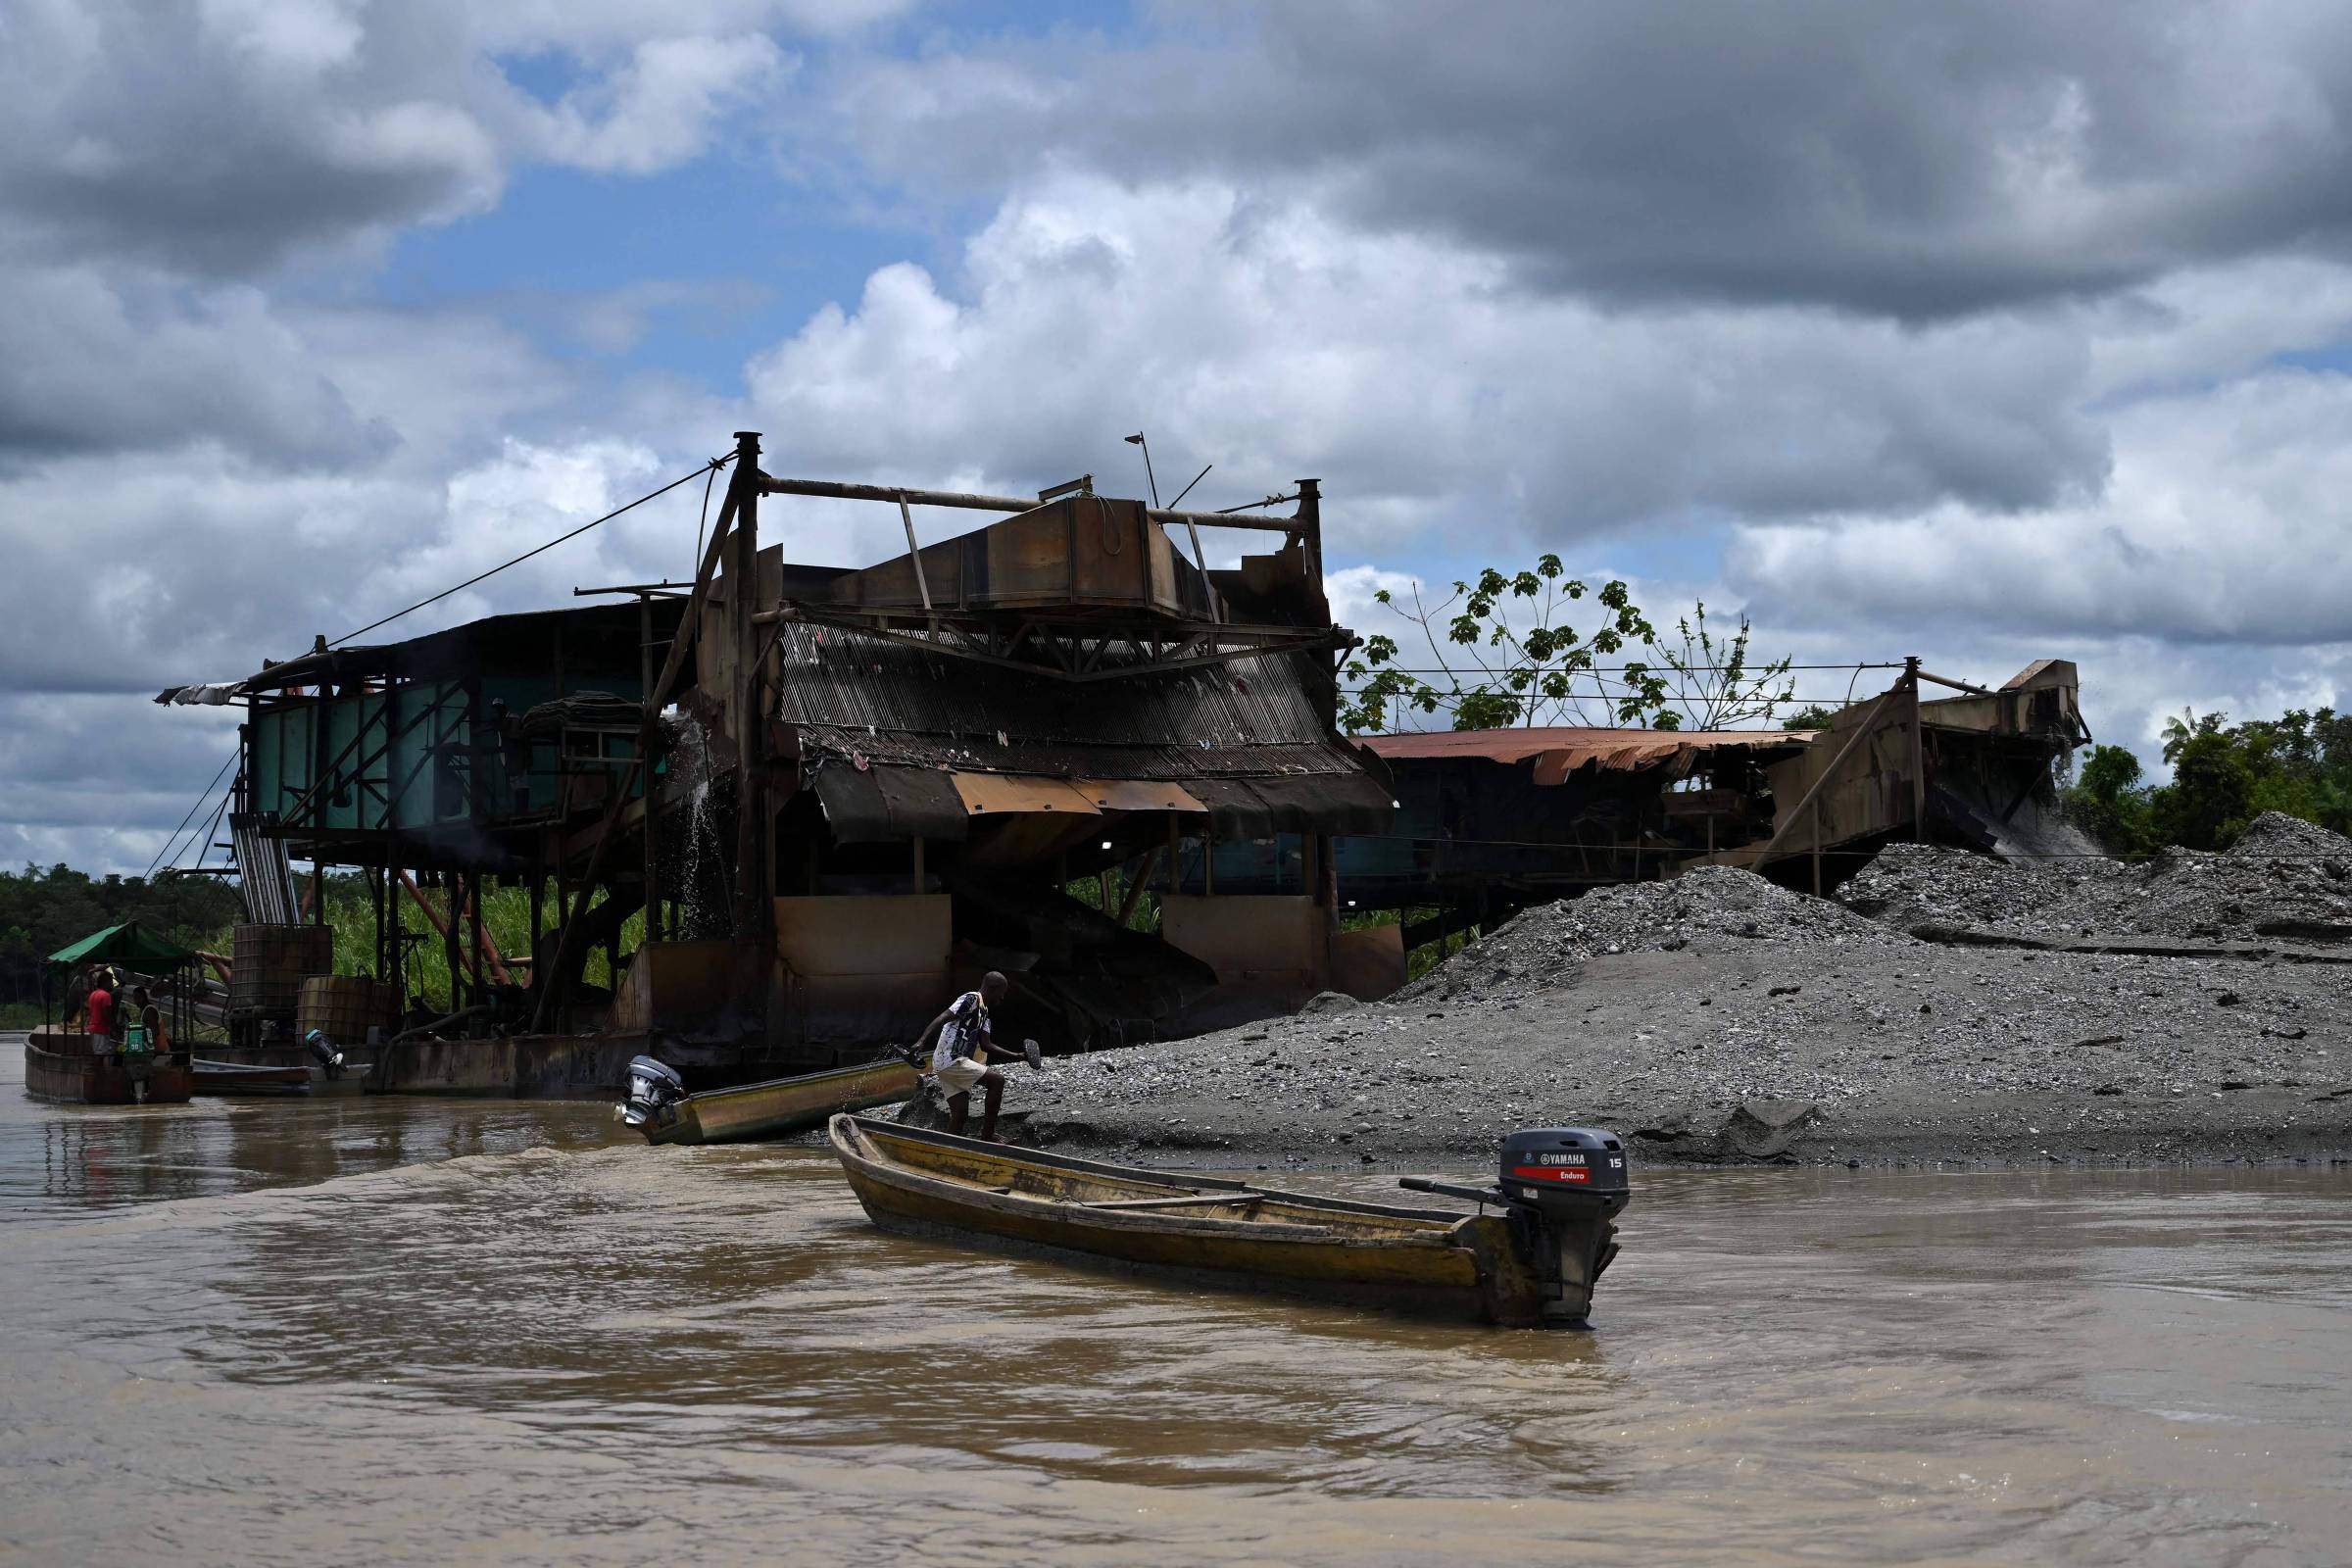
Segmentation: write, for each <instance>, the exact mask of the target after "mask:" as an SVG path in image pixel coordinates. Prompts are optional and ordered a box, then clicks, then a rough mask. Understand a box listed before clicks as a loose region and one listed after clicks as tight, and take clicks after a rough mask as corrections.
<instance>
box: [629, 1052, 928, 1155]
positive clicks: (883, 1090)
mask: <svg viewBox="0 0 2352 1568" xmlns="http://www.w3.org/2000/svg"><path fill="white" fill-rule="evenodd" d="M921 1083H922V1075H921V1074H920V1073H918V1072H916V1071H915V1070H914V1068H913V1067H912V1066H910V1065H908V1064H907V1062H904V1061H901V1060H898V1059H896V1058H892V1059H889V1060H884V1061H873V1062H867V1063H866V1064H865V1065H863V1066H859V1067H832V1068H828V1069H826V1070H825V1071H823V1072H811V1073H803V1074H801V1075H800V1076H798V1077H794V1078H770V1079H768V1080H766V1081H765V1082H764V1083H756V1084H739V1085H737V1086H736V1087H735V1088H733V1089H709V1090H705V1091H704V1092H703V1093H701V1094H699V1095H688V1096H687V1097H686V1098H685V1099H683V1100H681V1101H678V1102H677V1103H674V1104H670V1105H664V1106H662V1107H661V1109H660V1110H658V1111H657V1112H655V1114H654V1115H653V1116H651V1117H650V1118H649V1119H648V1120H647V1121H646V1122H645V1124H644V1125H643V1126H642V1127H640V1128H639V1129H638V1131H640V1132H642V1133H644V1134H645V1141H646V1142H647V1143H649V1144H741V1143H753V1142H757V1141H758V1140H760V1139H762V1138H782V1137H784V1136H785V1135H787V1134H789V1133H797V1132H805V1131H807V1130H808V1129H809V1128H811V1127H822V1126H823V1125H824V1124H825V1121H826V1118H828V1117H830V1116H835V1115H838V1114H840V1113H841V1112H843V1111H852V1110H871V1109H873V1108H875V1107H876V1106H880V1105H896V1104H901V1103H905V1102H906V1101H907V1100H910V1099H912V1098H913V1096H914V1092H915V1090H916V1089H917V1088H918V1087H919V1086H920V1085H921Z"/></svg>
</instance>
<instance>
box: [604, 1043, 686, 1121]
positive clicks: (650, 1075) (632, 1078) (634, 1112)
mask: <svg viewBox="0 0 2352 1568" xmlns="http://www.w3.org/2000/svg"><path fill="white" fill-rule="evenodd" d="M685 1098H686V1080H685V1079H683V1078H681V1077H679V1076H678V1075H677V1072H676V1070H675V1069H673V1068H672V1067H671V1066H670V1065H669V1064H668V1063H667V1062H662V1061H656V1060H655V1059H654V1058H653V1057H651V1056H638V1057H636V1058H635V1059H634V1060H632V1061H631V1062H630V1063H629V1100H628V1103H627V1104H625V1105H622V1106H620V1107H619V1110H620V1119H621V1120H622V1121H625V1122H627V1123H628V1124H629V1125H630V1126H632V1127H636V1128H639V1129H643V1128H646V1127H649V1126H651V1127H660V1126H663V1125H665V1124H666V1123H668V1122H669V1121H670V1120H672V1119H673V1118H674V1117H675V1116H676V1115H677V1113H678V1109H677V1107H678V1102H679V1101H681V1100H684V1099H685Z"/></svg>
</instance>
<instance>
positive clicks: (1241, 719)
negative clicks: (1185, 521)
mask: <svg viewBox="0 0 2352 1568" xmlns="http://www.w3.org/2000/svg"><path fill="white" fill-rule="evenodd" d="M777 649H778V652H779V655H780V658H781V661H782V672H781V683H782V693H781V696H780V698H779V700H778V704H777V711H776V716H777V717H779V718H780V719H782V720H783V721H784V722H785V723H786V724H788V725H791V726H793V727H794V728H795V729H797V730H798V731H799V732H800V735H801V738H802V742H803V745H804V746H806V747H809V748H812V749H814V750H816V751H819V752H823V753H828V754H831V755H833V756H837V757H844V758H851V759H858V758H862V759H864V760H866V761H867V762H869V763H886V764H891V765H897V766H915V767H945V768H955V769H957V770H972V769H977V770H983V771H992V772H1008V773H1034V774H1041V775H1046V776H1050V777H1061V778H1104V779H1121V778H1125V779H1143V778H1161V779H1183V778H1191V777H1211V778H1213V777H1252V776H1285V775H1304V774H1317V773H1326V774H1341V775H1355V774H1360V773H1361V772H1362V765H1361V763H1360V762H1359V760H1357V759H1356V758H1355V757H1354V756H1353V755H1351V754H1350V753H1349V752H1348V749H1347V748H1345V747H1344V746H1342V745H1341V744H1340V743H1339V742H1338V741H1337V740H1336V739H1335V738H1334V737H1333V736H1332V735H1331V733H1330V731H1329V730H1327V729H1326V728H1325V727H1324V721H1323V718H1322V715H1321V710H1320V707H1319V705H1318V703H1317V701H1316V698H1315V695H1314V691H1313V687H1312V685H1311V684H1310V683H1311V682H1313V681H1315V680H1316V679H1318V678H1322V679H1328V678H1329V677H1328V676H1327V675H1326V676H1320V677H1319V676H1318V672H1317V670H1316V668H1315V666H1314V664H1313V663H1312V662H1310V661H1311V660H1312V659H1313V656H1312V655H1302V654H1259V655H1253V656H1251V657H1250V658H1247V659H1239V660H1235V661H1233V662H1229V663H1224V664H1209V665H1201V666H1196V667H1194V668H1191V669H1180V670H1166V671H1160V672H1157V673H1139V674H1136V675H1134V676H1131V677H1128V678H1126V679H1122V680H1114V681H1104V682H1100V683H1094V684H1089V685H1085V686H1077V685H1072V684H1071V683H1069V682H1067V681H1059V680H1055V679H1054V678H1053V677H1051V676H1047V675H1037V674H1030V673H1028V672H1026V671H1023V670H1017V669H1006V668H1003V667H1001V666H997V665H992V664H985V663H981V662H975V661H973V660H968V659H959V658H956V657H955V656H953V655H947V654H935V653H931V652H929V651H928V650H925V649H921V648H917V647H913V646H911V645H909V644H907V643H904V642H900V641H898V640H896V639H892V638H886V637H876V636H870V635H867V634H864V633H860V632H855V631H847V630H843V629H842V628H839V627H833V626H812V625H809V624H806V623H795V622H786V623H785V624H784V625H783V626H782V627H781V628H780V635H779V637H778V639H777Z"/></svg>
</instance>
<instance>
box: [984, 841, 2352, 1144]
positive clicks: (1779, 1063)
mask: <svg viewBox="0 0 2352 1568" xmlns="http://www.w3.org/2000/svg"><path fill="white" fill-rule="evenodd" d="M2297 827H2298V829H2300V828H2301V824H2297ZM2314 835H2317V837H2314ZM2249 839H2250V840H2251V841H2252V842H2253V843H2254V844H2255V845H2258V846H2259V849H2258V850H2249V853H2247V854H2246V855H2243V856H2240V857H2237V858H2235V859H2232V858H2230V857H2227V856H2206V857H2193V858H2176V859H2175V860H2174V861H2173V862H2172V863H2170V864H2169V865H2167V864H2159V865H2156V866H2153V867H2131V868H2125V867H2114V868H2106V867H2101V868H2100V869H2097V870H2090V869H2087V868H2083V867H2074V868H2069V869H2067V870H2065V871H2062V872H2057V873H2052V872H2050V871H2049V869H2048V868H2046V867H2041V866H2026V867H2010V866H2004V865H2002V864H2000V863H1999V862H1994V861H1985V860H1982V859H1980V858H1974V857H1962V856H1958V855H1957V853H1956V852H1944V851H1933V850H1921V849H1917V848H1915V847H1911V846H1905V847H1903V848H1902V850H1901V851H1900V853H1899V854H1893V855H1890V857H1888V859H1887V864H1886V865H1885V866H1884V867H1882V868H1880V870H1881V874H1879V875H1877V876H1875V877H1874V876H1872V875H1871V874H1870V873H1865V875H1864V876H1863V877H1858V878H1856V890H1855V892H1854V893H1853V894H1852V895H1851V896H1852V897H1853V898H1854V900H1855V905H1856V907H1846V906H1844V905H1841V904H1838V903H1837V902H1834V901H1825V900H1816V899H1810V898H1806V897H1803V896H1801V895H1798V894H1794V893H1790V892H1788V891H1787V890H1785V889H1781V888H1778V887H1775V886H1773V885H1772V884H1769V883H1767V882H1765V881H1763V880H1762V879H1761V878H1758V877H1754V876H1752V875H1749V874H1748V873H1746V872H1742V871H1736V870H1729V869H1722V868H1711V869H1708V870H1704V871H1700V872H1694V873H1692V874H1691V875H1689V876H1686V877H1684V878H1682V879H1680V880H1678V881H1675V882H1667V883H1649V884H1641V885H1637V886H1633V887H1626V888H1615V889H1604V890H1601V891H1599V892H1596V893H1593V894H1591V895H1588V896H1587V897H1586V898H1584V899H1582V900H1578V901H1575V902H1573V903H1569V904H1563V905H1555V906H1550V907H1544V908H1538V909H1531V910H1529V911H1527V912H1526V913H1525V914H1522V915H1521V916H1519V917H1518V918H1517V919H1515V920H1513V921H1511V922H1509V923H1507V924H1505V925H1503V926H1502V927H1500V928H1498V929H1497V930H1496V931H1495V933H1493V934H1492V935H1491V936H1489V937H1488V938H1487V939H1485V940H1484V941H1482V942H1480V943H1478V944H1476V945H1474V946H1473V947H1471V948H1470V949H1468V950H1466V951H1465V952H1464V953H1462V954H1460V955H1457V956H1455V957H1454V958H1453V959H1452V960H1450V961H1449V962H1448V963H1446V965H1445V966H1443V967H1442V968H1440V969H1439V970H1438V971H1436V972H1435V973H1433V974H1432V975H1431V976H1429V977H1428V978H1427V979H1425V980H1423V981H1421V982H1419V983H1418V984H1416V985H1415V986H1413V987H1410V988H1408V989H1407V991H1406V992H1404V993H1401V994H1399V995H1398V996H1397V998H1395V999H1392V1000H1391V1001H1388V1002H1385V1003H1378V1004H1370V1005H1356V1004H1352V1003H1348V1002H1347V1001H1346V1000H1345V999H1339V998H1326V999H1323V1000H1322V1002H1321V1003H1320V1005H1315V1006H1312V1007H1310V1008H1309V1009H1308V1010H1307V1011H1305V1012H1302V1013H1300V1014H1299V1015H1298V1016H1296V1017H1291V1018H1285V1019H1278V1020H1273V1021H1271V1022H1268V1023H1263V1024H1257V1025H1252V1026H1250V1027H1248V1028H1243V1029H1235V1030H1227V1031H1224V1032H1222V1033H1220V1034H1216V1035H1210V1036H1204V1037H1202V1038H1200V1039H1196V1040H1189V1041H1183V1042H1177V1043H1172V1044H1168V1045H1161V1046H1151V1047H1142V1048H1136V1049H1132V1050H1127V1051H1120V1052H1113V1053H1105V1054H1098V1055H1093V1056H1084V1057H1076V1058H1065V1059H1063V1060H1059V1061H1055V1062H1054V1063H1051V1064H1050V1065H1049V1067H1048V1070H1047V1071H1046V1072H1045V1073H1042V1074H1038V1075H1035V1076H1032V1075H1030V1074H1028V1073H1027V1072H1025V1071H1023V1072H1018V1073H1017V1074H1016V1078H1015V1082H1014V1084H1013V1103H1015V1104H1017V1105H1020V1106H1022V1107H1027V1108H1032V1109H1033V1110H1034V1115H1033V1117H1032V1119H1031V1127H1032V1129H1033V1131H1034V1132H1035V1134H1036V1136H1037V1137H1038V1138H1039V1140H1040V1141H1041V1142H1045V1143H1048V1144H1050V1145H1052V1146H1053V1147H1056V1148H1063V1149H1068V1150H1072V1151H1075V1152H1100V1153H1103V1154H1105V1155H1108V1156H1111V1157H1129V1156H1137V1157H1148V1158H1149V1159H1151V1160H1153V1161H1157V1162H1161V1163H1193V1164H1215V1163H1220V1162H1222V1163H1228V1164H1244V1165H1258V1164H1263V1165H1267V1166H1269V1167H1282V1166H1295V1167H1299V1168H1331V1167H1342V1166H1348V1165H1365V1164H1370V1165H1376V1166H1381V1167H1390V1166H1396V1167H1405V1168H1412V1167H1424V1168H1425V1167H1430V1166H1439V1165H1444V1166H1449V1167H1456V1168H1459V1167H1462V1166H1471V1167H1476V1166H1479V1165H1483V1164H1484V1163H1486V1162H1487V1160H1488V1159H1490V1158H1491V1157H1492V1152H1493V1151H1494V1149H1495V1146H1496V1144H1497V1142H1498V1141H1499V1140H1500V1138H1501V1137H1502V1135H1503V1134H1504V1133H1507V1132H1508V1131H1510V1130H1511V1129H1512V1128H1514V1127H1524V1126H1531V1125H1543V1124H1548V1123H1559V1122H1570V1123H1593V1124H1597V1125H1601V1126H1605V1127H1609V1128H1612V1129H1614V1130H1616V1131H1617V1132H1619V1133H1621V1134H1623V1135H1624V1136H1625V1137H1626V1139H1627V1141H1628V1144H1629V1147H1630V1148H1631V1149H1632V1150H1633V1151H1634V1152H1636V1153H1637V1154H1638V1155H1639V1156H1640V1157H1641V1158H1642V1159H1643V1160H1644V1161H1646V1162H1649V1163H1653V1164H1655V1163H1691V1164H1711V1163H1754V1162H1757V1161H1777V1162H1785V1163H1786V1162H1793V1163H1804V1164H1838V1165H1843V1164H1861V1165H1869V1166H1920V1165H1947V1166H1950V1165H1958V1166H1981V1167H2004V1166H2007V1167H2016V1166H2047V1165H2068V1164H2078V1165H2084V1164H2086V1165H2105V1164H2149V1163H2178V1162H2189V1163H2200V1164H2210V1163H2232V1162H2243V1161H2272V1160H2280V1161H2302V1162H2307V1163H2313V1164H2328V1163H2333V1162H2352V1005H2348V1004H2352V963H2347V962H2341V961H2335V960H2338V959H2341V958H2344V957H2347V956H2352V952H2346V951H2344V950H2339V949H2334V948H2329V947H2324V946H2318V945H2313V944H2312V943H2311V942H2310V940H2309V939H2310V938H2311V937H2312V935H2313V934H2314V933H2315V932H2320V931H2322V930H2323V928H2324V926H2325V924H2326V923H2327V922H2326V920H2325V919H2324V916H2327V915H2329V914H2331V913H2340V912H2343V910H2344V909H2352V899H2346V900H2345V901H2344V905H2343V906H2342V907H2341V908H2339V907H2338V905H2337V903H2336V901H2337V900H2338V899H2339V898H2340V897H2342V895H2340V894H2339V893H2338V889H2339V888H2341V887H2343V886H2344V885H2345V877H2344V875H2343V874H2342V870H2341V869H2331V868H2352V844H2347V843H2346V841H2344V840H2342V839H2340V838H2336V837H2335V836H2334V835H2331V834H2328V835H2320V830H2318V829H2308V830H2307V831H2305V832H2303V833H2301V834H2300V835H2298V836H2297V838H2296V839H2295V841H2294V849H2295V851H2296V853H2294V854H2291V855H2290V854H2285V853H2280V847H2281V845H2282V844H2284V843H2286V842H2287V840H2286V839H2285V838H2284V837H2283V836H2282V835H2281V833H2280V832H2279V831H2278V830H2277V829H2276V828H2275V827H2268V828H2266V829H2265V831H2264V832H2262V833H2260V834H2251V835H2249ZM2053 876H2063V877H2065V878H2067V880H2068V885H2069V887H2070V888H2072V889H2074V890H2075V891H2076V894H2077V896H2076V897H2074V898H2072V899H2070V900H2067V901H2064V902H2061V901H2058V900H2054V899H2052V898H2051V897H2050V890H2049V888H2048V886H2047V883H2048V882H2049V881H2050V880H2051V879H2052V878H2053ZM2011 879H2014V883H2012V880H2011ZM2094 883H2095V885H2096V891H2095V892H2093V893H2091V894H2089V895H2083V894H2082V889H2084V888H2086V887H2090V886H2092V885H2093V884H2094ZM2265 888H2274V889H2276V890H2278V899H2277V901H2275V902H2277V903H2278V904H2282V905H2291V907H2292V912H2291V918H2292V919H2294V920H2296V921H2298V922H2300V924H2299V925H2298V926H2297V928H2296V931H2297V934H2298V935H2299V936H2301V937H2303V938H2304V939H2305V941H2304V943H2303V945H2301V946H2296V945H2292V944H2284V943H2279V942H2276V941H2274V942H2271V943H2269V944H2268V945H2267V946H2250V945H2248V944H2247V943H2246V942H2244V941H2242V940H2232V939H2238V938H2243V937H2246V936H2248V935H2250V934H2251V933H2252V932H2254V931H2255V929H2256V928H2258V927H2264V926H2268V927H2271V928H2273V929H2279V928H2281V922H2282V921H2284V920H2286V919H2288V918H2290V916H2289V915H2287V914H2281V913H2278V910H2277V909H2276V908H2273V907H2271V906H2269V905H2266V904H2265V902H2264V900H2263V898H2262V897H2261V894H2262V890H2263V889H2265ZM1897 894H1899V895H1900V896H1899V897H1897V896H1895V895H1897ZM2200 896H2206V897H2208V902H2209V903H2210V904H2211V906H2212V907H2200V906H2198V905H2197V904H2196V902H2195V901H2196V899H2197V898H2198V897H2200ZM2089 899H2095V900H2097V901H2100V902H2098V903H2096V904H2092V903H2089V902H2087V901H2088V900H2089ZM2085 907H2096V908H2100V909H2104V910H2106V911H2108V919H2109V920H2110V922H2111V923H2112V922H2115V921H2120V920H2122V918H2123V916H2124V914H2125V913H2127V912H2129V911H2131V910H2133V909H2144V910H2147V911H2149V917H2148V919H2147V921H2146V925H2147V926H2148V927H2149V928H2150V929H2153V930H2156V931H2159V932H2161V933H2164V934H2166V942H2165V944H2162V945H2164V946H2167V947H2169V948H2170V949H2171V950H2172V951H2173V952H2174V953H2175V954H2176V955H2177V956H2148V955H2145V954H2117V953H2096V952H2058V951H2040V950H2035V949H2031V948H2017V947H1985V946H1959V945H1952V944H1950V943H1948V942H1944V941H1926V940H1921V939H1919V938H1916V937H1914V936H1912V935H1910V934H1909V930H1908V929H1906V927H1910V928H1928V929H1938V930H1944V931H1950V930H1955V929H1959V928H1981V927H1983V926H1985V924H1986V921H1985V915H1987V914H1990V913H1996V912H1997V913H1998V914H2000V915H2001V918H2000V920H1999V921H1997V922H1996V923H1997V924H1998V925H1999V926H2000V927H2001V929H2002V931H2003V932H2004V933H2005V934H2006V935H2008V936H2011V937H2015V938H2021V939H2025V940H2033V941H2045V942H2057V941H2061V940H2064V941H2070V942H2075V943H2078V944H2080V943H2082V942H2083V941H2084V940H2085V938H2086V932H2085V930H2084V928H2083V927H2082V925H2081V923H2080V921H2081V919H2082V910H2083V909H2084V908H2085ZM1864 909H1869V910H1872V911H1873V913H1875V914H1876V915H1877V916H1878V917H1876V918H1874V917H1872V914H1866V913H1864V912H1862V911H1863V910H1864ZM2038 909H2053V910H2055V911H2056V912H2057V913H2058V915H2059V917H2060V923H2057V924H2053V923H2051V922H2048V921H2040V920H2037V919H2036V918H2035V911H2036V910H2038ZM1890 917H1891V920H1892V922H1894V923H1889V918H1890ZM2183 930H2193V931H2198V932H2200V933H2205V934H2208V935H2209V937H2210V940H2208V941H2206V942H2205V943H2204V945H2203V947H2202V948H2200V946H2199V942H2198V939H2195V938H2180V937H2178V936H2175V935H2173V933H2177V932H2180V931H2183ZM2142 945H2146V944H2142ZM2249 953H2251V954H2260V955H2262V956H2242V955H2245V954H2249Z"/></svg>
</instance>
